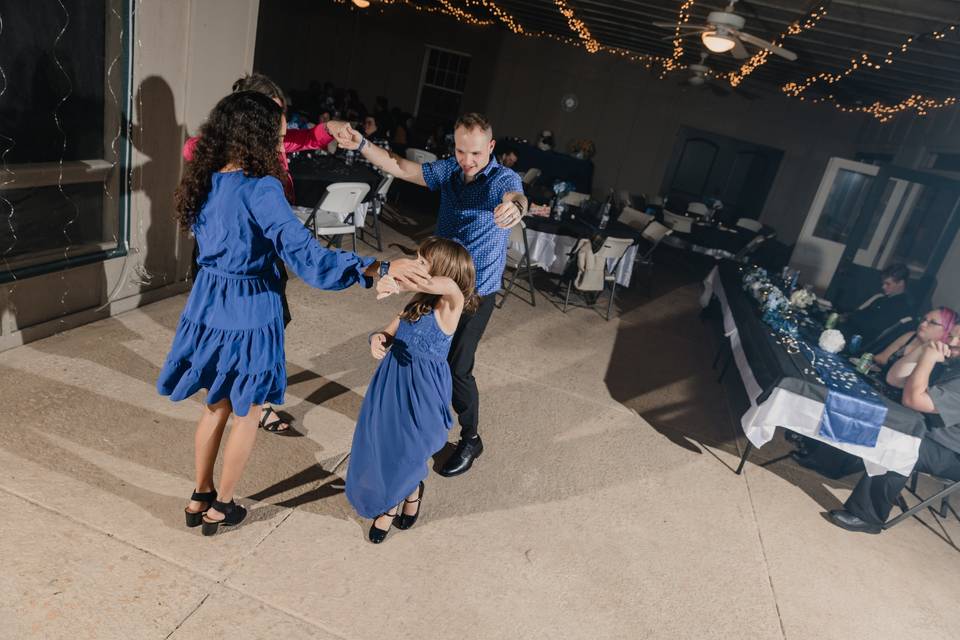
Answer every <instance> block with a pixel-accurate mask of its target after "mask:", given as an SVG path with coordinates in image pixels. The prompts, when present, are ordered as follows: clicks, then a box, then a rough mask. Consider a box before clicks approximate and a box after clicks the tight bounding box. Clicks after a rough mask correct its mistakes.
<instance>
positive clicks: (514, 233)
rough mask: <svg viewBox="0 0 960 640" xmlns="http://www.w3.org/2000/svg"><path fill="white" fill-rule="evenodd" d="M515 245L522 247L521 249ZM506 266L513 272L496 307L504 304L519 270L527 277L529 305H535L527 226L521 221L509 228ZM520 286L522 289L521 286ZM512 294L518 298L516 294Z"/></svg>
mask: <svg viewBox="0 0 960 640" xmlns="http://www.w3.org/2000/svg"><path fill="white" fill-rule="evenodd" d="M516 247H522V250H521V249H518V248H516ZM507 267H508V268H510V269H512V270H513V273H512V274H511V275H510V282H508V283H507V286H506V287H505V288H504V289H503V292H502V293H501V296H502V297H501V298H500V302H499V304H497V305H496V306H497V308H498V309H499V308H502V307H503V305H504V304H506V302H507V296H509V295H510V293H511V292H512V291H513V285H514V283H515V282H516V279H517V276H518V275H520V272H521V271H522V272H524V275H525V276H526V279H527V286H529V287H530V289H529V293H530V306H531V307H535V306H537V298H536V294H534V289H533V267H532V266H531V264H530V243H529V242H527V226H526V225H525V224H523V222H520V224H518V225H514V226H513V227H512V228H511V229H510V239H509V240H508V241H507ZM504 275H506V274H504ZM520 288H521V289H523V287H520ZM513 295H515V296H517V297H518V298H520V296H519V295H517V294H513ZM521 299H524V298H521Z"/></svg>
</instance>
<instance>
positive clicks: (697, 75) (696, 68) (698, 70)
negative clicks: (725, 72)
mask: <svg viewBox="0 0 960 640" xmlns="http://www.w3.org/2000/svg"><path fill="white" fill-rule="evenodd" d="M709 56H710V54H709V53H701V54H700V62H699V63H697V64H691V65H688V66H687V69H688V70H689V71H690V75H689V76H687V77H685V78H684V79H683V80H681V81H680V83H679V84H680V86H681V87H682V88H686V87H697V88H702V89H709V90H710V91H712V92H713V93H714V94H715V95H718V96H728V95H730V94H731V93H734V91H735V92H736V93H737V94H738V95H740V96H741V97H743V98H746V99H747V100H753V99H754V98H755V97H756V96H755V95H753V94H750V93H747V92H745V91H743V90H742V89H740V88H739V87H738V88H737V89H736V90H734V89H732V88H731V87H730V86H729V85H727V84H726V83H725V82H717V81H716V75H715V74H714V73H713V70H712V69H711V68H710V67H708V66H707V64H706V62H707V58H708V57H709Z"/></svg>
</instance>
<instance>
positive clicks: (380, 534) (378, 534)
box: [367, 505, 400, 544]
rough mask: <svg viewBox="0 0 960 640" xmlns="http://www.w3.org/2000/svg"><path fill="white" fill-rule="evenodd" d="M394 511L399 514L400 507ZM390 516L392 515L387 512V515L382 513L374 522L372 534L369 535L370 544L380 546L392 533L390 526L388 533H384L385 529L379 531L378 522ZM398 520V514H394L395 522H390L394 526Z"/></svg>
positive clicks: (371, 529) (371, 525)
mask: <svg viewBox="0 0 960 640" xmlns="http://www.w3.org/2000/svg"><path fill="white" fill-rule="evenodd" d="M394 509H396V510H397V513H400V507H399V505H397V506H396V507H394ZM389 515H390V512H389V511H387V512H386V513H381V514H380V515H379V516H377V517H376V518H374V519H373V522H371V523H370V533H368V534H367V537H368V538H369V539H370V542H372V543H373V544H380V543H381V542H383V541H384V539H385V538H386V537H387V534H388V533H390V527H389V526H388V527H387V530H386V531H384V530H383V529H377V520H378V519H379V518H381V517H383V516H389ZM396 519H397V514H396V513H395V514H393V520H391V521H390V524H391V525H392V524H393V523H394V521H395V520H396Z"/></svg>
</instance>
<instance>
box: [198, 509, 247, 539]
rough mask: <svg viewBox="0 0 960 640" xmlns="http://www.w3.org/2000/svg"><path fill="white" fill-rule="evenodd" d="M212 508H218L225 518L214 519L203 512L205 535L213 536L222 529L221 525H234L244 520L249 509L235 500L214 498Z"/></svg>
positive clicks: (202, 530) (203, 531)
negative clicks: (227, 500) (228, 500)
mask: <svg viewBox="0 0 960 640" xmlns="http://www.w3.org/2000/svg"><path fill="white" fill-rule="evenodd" d="M211 508H212V509H216V510H217V511H219V512H220V513H222V514H223V520H212V519H211V518H209V517H208V516H207V514H203V528H202V529H201V532H202V533H203V535H205V536H212V535H214V534H216V533H217V531H218V530H219V529H220V525H223V526H225V527H232V526H235V525H238V524H240V523H241V522H243V519H244V518H246V517H247V510H246V509H244V508H243V507H241V506H240V505H238V504H237V503H235V502H234V501H233V500H231V501H230V502H220V501H219V500H214V502H213V505H212V506H211Z"/></svg>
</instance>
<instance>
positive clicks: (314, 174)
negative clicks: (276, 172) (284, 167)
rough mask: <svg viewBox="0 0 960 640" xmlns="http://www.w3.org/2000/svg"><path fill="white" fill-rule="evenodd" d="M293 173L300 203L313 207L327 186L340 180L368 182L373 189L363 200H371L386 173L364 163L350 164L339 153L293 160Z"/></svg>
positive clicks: (294, 186)
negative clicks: (337, 154)
mask: <svg viewBox="0 0 960 640" xmlns="http://www.w3.org/2000/svg"><path fill="white" fill-rule="evenodd" d="M290 175H291V176H292V177H293V190H294V193H295V194H296V200H297V202H296V204H297V205H299V206H302V207H310V208H313V207H314V206H316V204H317V203H318V202H320V199H321V198H323V196H324V194H325V193H326V191H327V187H328V186H330V185H331V184H334V183H337V182H365V183H367V184H369V185H370V191H369V192H368V193H367V195H366V197H364V199H363V202H369V201H371V200H372V199H373V197H374V196H375V195H376V193H377V187H378V186H380V181H381V180H382V179H383V176H381V175H380V173H378V172H377V171H376V170H375V169H373V168H372V167H370V166H368V165H366V164H363V163H361V162H354V163H353V164H350V165H348V164H347V163H346V162H344V161H343V160H342V159H341V158H338V157H336V156H313V157H311V156H307V157H302V158H295V159H293V160H291V161H290Z"/></svg>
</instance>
